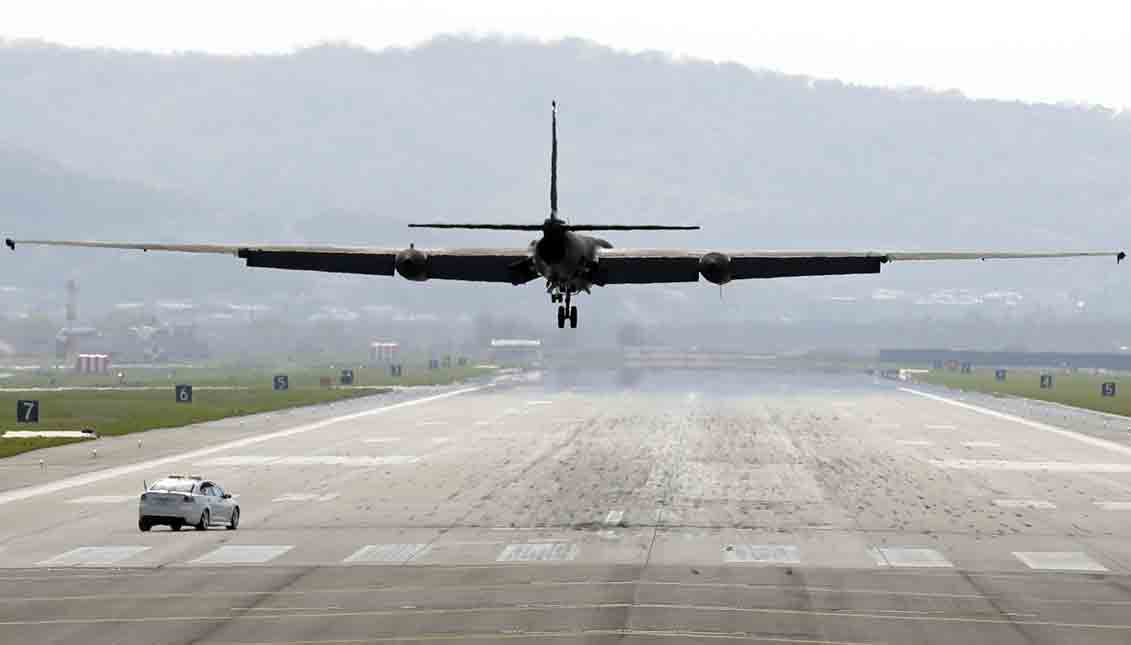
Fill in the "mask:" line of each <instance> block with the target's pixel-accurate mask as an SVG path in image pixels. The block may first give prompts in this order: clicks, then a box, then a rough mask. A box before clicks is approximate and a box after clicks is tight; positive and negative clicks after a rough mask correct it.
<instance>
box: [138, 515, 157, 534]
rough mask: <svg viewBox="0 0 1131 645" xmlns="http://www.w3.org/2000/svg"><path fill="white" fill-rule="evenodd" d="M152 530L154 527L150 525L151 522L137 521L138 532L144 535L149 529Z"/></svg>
mask: <svg viewBox="0 0 1131 645" xmlns="http://www.w3.org/2000/svg"><path fill="white" fill-rule="evenodd" d="M151 528H153V527H152V525H151V524H150V523H149V520H147V519H144V518H143V519H140V520H138V521H137V530H139V531H141V532H142V533H145V532H147V531H149V529H151Z"/></svg>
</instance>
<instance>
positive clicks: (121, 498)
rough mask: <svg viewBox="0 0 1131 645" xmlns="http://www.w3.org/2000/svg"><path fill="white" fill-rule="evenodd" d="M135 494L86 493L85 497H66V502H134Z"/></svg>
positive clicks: (136, 498) (135, 499) (136, 497)
mask: <svg viewBox="0 0 1131 645" xmlns="http://www.w3.org/2000/svg"><path fill="white" fill-rule="evenodd" d="M137 500H138V496H137V495H88V496H86V497H76V498H74V499H68V500H67V503H68V504H122V503H125V502H131V501H133V502H136V501H137Z"/></svg>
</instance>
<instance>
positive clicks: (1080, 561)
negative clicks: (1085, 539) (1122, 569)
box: [1013, 551, 1108, 573]
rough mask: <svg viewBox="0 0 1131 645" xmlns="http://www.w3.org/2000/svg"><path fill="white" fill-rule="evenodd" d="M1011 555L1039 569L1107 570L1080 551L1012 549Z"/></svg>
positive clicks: (1032, 567) (1031, 567)
mask: <svg viewBox="0 0 1131 645" xmlns="http://www.w3.org/2000/svg"><path fill="white" fill-rule="evenodd" d="M1013 556H1014V557H1015V558H1017V559H1018V560H1020V561H1021V562H1022V563H1024V564H1025V566H1027V567H1029V568H1030V569H1037V570H1039V571H1096V572H1101V573H1102V572H1104V571H1107V570H1108V569H1107V567H1105V566H1104V565H1102V564H1100V563H1099V562H1096V561H1095V560H1093V559H1091V558H1089V557H1088V555H1087V554H1085V553H1082V552H1080V551H1014V552H1013Z"/></svg>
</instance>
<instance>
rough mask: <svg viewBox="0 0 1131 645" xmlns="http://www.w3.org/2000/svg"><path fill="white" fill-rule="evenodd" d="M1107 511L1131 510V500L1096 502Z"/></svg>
mask: <svg viewBox="0 0 1131 645" xmlns="http://www.w3.org/2000/svg"><path fill="white" fill-rule="evenodd" d="M1096 506H1099V507H1100V508H1102V509H1103V510H1105V511H1131V502H1096Z"/></svg>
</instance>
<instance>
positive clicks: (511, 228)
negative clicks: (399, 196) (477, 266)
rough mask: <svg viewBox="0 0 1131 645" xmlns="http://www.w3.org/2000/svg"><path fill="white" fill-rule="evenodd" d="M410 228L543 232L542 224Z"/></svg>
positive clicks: (433, 225) (448, 225) (416, 225)
mask: <svg viewBox="0 0 1131 645" xmlns="http://www.w3.org/2000/svg"><path fill="white" fill-rule="evenodd" d="M408 226H409V228H462V229H480V230H487V231H541V230H542V225H541V224H409V225H408Z"/></svg>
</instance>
